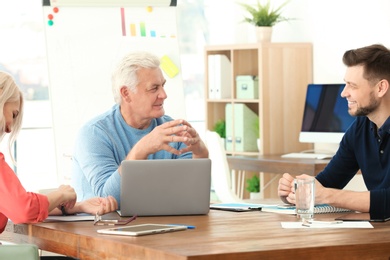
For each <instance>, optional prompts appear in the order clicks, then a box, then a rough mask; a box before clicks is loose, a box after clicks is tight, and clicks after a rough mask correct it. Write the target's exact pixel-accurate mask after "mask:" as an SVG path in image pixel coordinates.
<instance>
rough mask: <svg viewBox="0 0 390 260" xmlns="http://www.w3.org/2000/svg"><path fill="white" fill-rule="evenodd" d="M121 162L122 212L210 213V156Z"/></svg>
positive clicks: (148, 214) (127, 214)
mask: <svg viewBox="0 0 390 260" xmlns="http://www.w3.org/2000/svg"><path fill="white" fill-rule="evenodd" d="M121 165H122V166H121V167H122V169H121V171H122V180H121V202H120V210H119V211H118V213H119V214H120V215H121V216H133V215H137V216H168V215H204V214H208V212H209V207H210V189H211V160H210V159H166V160H129V161H123V162H122V164H121Z"/></svg>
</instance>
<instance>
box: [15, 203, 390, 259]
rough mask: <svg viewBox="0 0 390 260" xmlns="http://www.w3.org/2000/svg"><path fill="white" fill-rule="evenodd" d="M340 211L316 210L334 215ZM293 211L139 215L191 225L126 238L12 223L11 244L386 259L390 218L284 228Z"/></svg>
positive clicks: (100, 251) (142, 253)
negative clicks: (351, 225)
mask: <svg viewBox="0 0 390 260" xmlns="http://www.w3.org/2000/svg"><path fill="white" fill-rule="evenodd" d="M339 215H341V214H318V215H316V218H317V219H334V218H335V217H336V216H339ZM282 221H298V220H297V218H296V217H295V216H294V215H283V214H277V213H266V212H261V211H252V212H228V211H219V210H211V211H210V213H209V214H208V215H204V216H166V217H138V218H137V219H136V220H135V221H134V222H131V223H130V224H131V225H135V224H143V223H158V224H185V225H193V226H196V228H195V229H188V230H185V231H178V232H172V233H165V234H156V235H147V236H141V237H128V236H116V235H102V234H98V233H97V232H96V230H97V229H100V228H102V227H101V226H94V225H93V224H92V222H91V221H85V222H57V223H40V224H34V225H25V224H21V225H13V224H12V225H13V239H14V241H15V242H31V243H34V244H37V245H38V246H39V247H40V248H41V249H43V250H47V251H51V252H56V253H60V254H66V255H70V256H73V257H78V258H80V259H94V260H96V259H197V260H198V259H260V258H261V259H298V258H301V259H357V258H359V259H389V257H390V222H385V223H372V224H373V226H374V228H370V229H336V228H324V229H314V228H303V229H284V228H282V226H281V222H282Z"/></svg>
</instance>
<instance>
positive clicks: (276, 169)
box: [227, 154, 329, 198]
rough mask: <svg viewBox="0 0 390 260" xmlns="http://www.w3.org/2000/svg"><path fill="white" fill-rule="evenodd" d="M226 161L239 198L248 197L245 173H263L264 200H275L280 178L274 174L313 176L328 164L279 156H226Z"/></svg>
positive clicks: (325, 161) (315, 160)
mask: <svg viewBox="0 0 390 260" xmlns="http://www.w3.org/2000/svg"><path fill="white" fill-rule="evenodd" d="M227 160H228V164H229V168H230V169H231V170H232V171H233V173H234V176H235V178H236V179H235V180H234V183H233V190H234V191H235V192H236V194H237V195H238V196H239V197H240V198H246V197H247V196H248V194H247V192H246V191H245V187H244V186H245V185H246V181H245V179H246V174H247V172H249V173H252V175H253V172H262V173H264V174H263V176H264V177H263V186H262V190H263V196H264V198H277V197H278V196H277V185H278V182H277V180H278V179H279V178H280V177H281V176H278V175H275V174H282V173H285V172H288V173H291V174H292V175H299V174H308V175H313V176H314V175H316V174H318V173H319V172H320V171H322V170H323V169H324V168H325V167H326V165H327V164H328V163H329V160H317V159H300V158H282V157H281V155H280V154H277V155H259V156H227ZM265 187H266V188H265Z"/></svg>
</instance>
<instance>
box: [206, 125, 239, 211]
mask: <svg viewBox="0 0 390 260" xmlns="http://www.w3.org/2000/svg"><path fill="white" fill-rule="evenodd" d="M205 141H206V146H207V148H208V150H209V158H210V160H211V182H212V185H213V187H214V190H215V194H216V195H217V197H218V199H219V200H220V201H221V203H231V202H239V201H241V199H240V198H239V197H238V196H237V195H236V194H235V193H234V191H233V189H232V177H231V172H230V169H229V165H228V162H227V157H226V152H225V147H224V144H223V142H222V139H221V137H220V136H219V135H218V134H217V133H216V132H212V131H206V140H205Z"/></svg>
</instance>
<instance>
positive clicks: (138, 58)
mask: <svg viewBox="0 0 390 260" xmlns="http://www.w3.org/2000/svg"><path fill="white" fill-rule="evenodd" d="M159 66H160V59H159V58H158V57H157V56H156V55H154V54H152V53H150V52H145V51H138V52H131V53H128V54H127V55H126V56H124V57H123V58H122V60H121V61H120V62H119V64H118V65H117V67H116V68H115V69H114V71H113V73H112V77H111V82H112V93H113V95H114V100H115V102H116V103H117V104H120V103H121V102H122V98H121V88H122V87H123V86H126V87H128V88H129V89H130V91H132V92H134V93H135V92H136V91H137V85H138V83H139V82H138V77H137V71H138V70H139V69H141V68H146V69H155V68H158V67H159Z"/></svg>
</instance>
